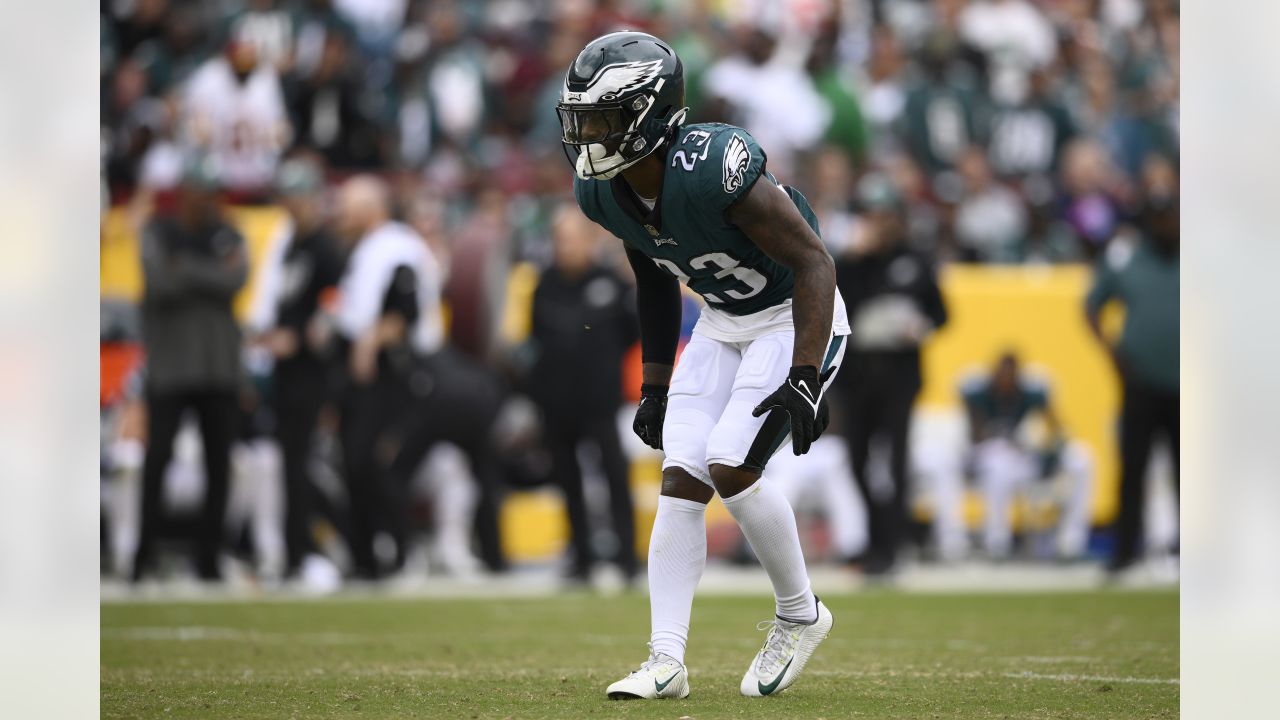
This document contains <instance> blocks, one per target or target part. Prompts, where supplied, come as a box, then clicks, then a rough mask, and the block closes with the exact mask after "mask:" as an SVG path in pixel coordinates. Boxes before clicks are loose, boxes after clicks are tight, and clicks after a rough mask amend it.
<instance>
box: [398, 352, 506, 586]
mask: <svg viewBox="0 0 1280 720" xmlns="http://www.w3.org/2000/svg"><path fill="white" fill-rule="evenodd" d="M409 388H410V393H411V395H412V400H411V406H410V409H409V412H407V413H406V416H405V422H404V423H403V425H402V427H401V428H400V430H399V432H398V436H399V442H398V445H399V450H398V452H397V453H396V456H395V460H394V461H393V462H392V464H391V470H390V473H389V475H390V481H389V484H390V487H391V489H392V492H395V493H397V497H398V499H397V501H396V503H395V509H394V512H393V516H394V518H395V519H396V528H395V531H394V532H393V535H394V536H395V538H396V544H397V546H398V548H399V553H400V558H399V559H400V561H403V555H404V553H405V551H406V548H407V547H408V544H409V533H410V528H409V525H410V522H409V513H408V509H409V508H408V498H407V492H408V489H409V487H410V485H411V484H412V481H413V477H414V475H415V473H416V472H417V470H418V467H419V466H420V465H421V464H422V460H423V458H424V457H426V454H427V452H428V451H429V450H430V449H431V447H432V446H434V445H435V444H436V443H438V442H448V443H452V444H454V445H456V446H458V448H459V449H461V450H462V451H463V453H465V454H466V456H467V460H468V462H469V463H470V465H471V474H472V476H473V478H474V479H475V482H476V485H477V490H478V491H479V497H478V499H477V503H476V510H475V517H474V519H473V520H474V521H473V525H474V528H475V535H476V537H477V539H478V540H479V543H478V544H479V548H480V559H481V560H482V561H483V562H484V564H485V567H487V568H488V569H489V570H490V571H492V572H501V571H503V570H505V569H506V568H507V561H506V558H505V557H504V556H503V553H502V543H501V538H500V536H499V529H498V501H499V498H500V495H501V491H502V464H501V459H500V458H499V457H498V455H497V453H496V452H495V450H494V447H493V445H492V443H491V442H490V438H491V435H492V429H493V423H494V420H495V419H496V418H497V415H498V412H499V410H500V408H501V405H502V401H503V394H504V393H503V389H502V387H501V384H500V382H499V381H498V380H497V378H496V377H494V376H493V375H491V374H490V373H489V372H488V371H486V370H484V369H483V368H481V367H480V366H478V365H477V364H476V363H475V362H474V361H471V360H469V359H468V358H467V357H466V356H464V355H462V354H461V353H458V352H456V351H453V350H450V349H445V350H442V351H440V352H438V353H436V354H435V355H433V356H431V357H429V358H423V359H421V360H420V361H419V363H418V366H417V368H416V369H415V370H414V371H413V373H412V374H411V376H410V380H409Z"/></svg>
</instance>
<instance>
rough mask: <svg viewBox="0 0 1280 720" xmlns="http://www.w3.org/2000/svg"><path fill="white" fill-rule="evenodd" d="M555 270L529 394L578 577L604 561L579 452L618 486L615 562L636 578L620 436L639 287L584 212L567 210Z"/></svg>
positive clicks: (550, 273)
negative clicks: (601, 244) (616, 265)
mask: <svg viewBox="0 0 1280 720" xmlns="http://www.w3.org/2000/svg"><path fill="white" fill-rule="evenodd" d="M553 233H554V239H555V263H554V264H553V265H552V266H551V267H550V268H549V269H547V270H546V271H545V272H543V274H542V278H541V279H540V281H539V282H538V288H537V290H536V291H535V292H534V296H533V331H532V335H531V340H532V341H533V342H534V343H535V347H536V352H537V361H536V362H535V363H534V366H533V369H532V371H531V372H530V375H529V392H530V395H531V396H532V397H533V399H534V401H535V402H537V403H538V406H539V407H540V408H541V409H542V414H543V421H544V422H543V431H544V433H545V437H546V442H547V445H548V447H549V449H550V451H551V457H552V470H553V473H554V475H555V478H556V481H557V482H558V483H559V485H560V487H561V489H562V490H563V491H564V498H565V506H566V509H567V510H568V513H569V524H570V527H571V531H572V547H573V561H572V565H571V568H570V570H569V578H570V579H571V580H574V581H579V582H585V581H587V580H588V579H589V578H590V574H591V568H592V565H593V563H594V561H595V558H596V555H597V553H596V550H595V548H594V547H593V542H592V537H593V536H592V532H591V526H590V523H589V522H588V512H587V505H586V495H585V492H584V487H583V476H582V469H581V467H580V465H579V462H578V455H579V448H580V447H581V446H582V445H583V444H584V443H589V444H590V445H591V446H593V447H594V448H595V449H596V450H597V451H598V453H599V458H600V466H601V470H602V471H603V474H604V477H605V480H606V481H607V482H608V485H609V510H610V515H611V517H612V520H613V528H612V530H613V533H614V535H615V537H616V538H617V545H616V549H615V551H614V555H615V557H614V561H615V562H616V563H617V564H618V567H619V569H621V570H622V573H623V575H624V576H625V577H626V579H627V581H628V582H630V581H632V580H633V579H634V578H635V576H636V574H637V572H638V571H639V567H638V562H637V560H636V551H635V520H634V515H633V512H634V511H633V509H632V503H631V488H630V485H629V484H628V478H629V471H628V466H627V458H626V456H625V455H623V452H622V444H621V441H620V440H619V437H618V423H617V414H618V406H619V405H620V404H621V401H622V357H623V354H624V353H625V352H626V351H627V350H628V349H629V348H630V347H631V345H632V344H634V343H635V342H636V340H637V339H638V338H639V326H638V325H637V321H636V318H635V310H634V308H633V307H632V306H631V294H632V291H631V289H630V288H629V287H628V286H627V285H626V284H625V283H624V282H623V281H622V279H621V278H619V277H618V275H617V274H616V273H615V272H614V271H613V270H612V269H610V268H608V267H607V266H605V265H603V264H602V263H600V262H599V260H598V258H597V242H596V230H595V226H594V225H592V224H591V222H590V221H589V220H587V218H586V217H585V216H583V215H582V214H581V213H580V212H579V211H578V210H577V209H576V208H572V207H567V206H561V208H560V209H559V210H558V211H557V212H556V217H555V221H554V225H553Z"/></svg>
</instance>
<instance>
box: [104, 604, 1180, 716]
mask: <svg viewBox="0 0 1280 720" xmlns="http://www.w3.org/2000/svg"><path fill="white" fill-rule="evenodd" d="M824 601H825V602H827V603H828V606H829V607H830V608H831V610H832V612H833V613H834V614H835V618H836V622H835V627H834V629H833V630H832V634H831V636H830V638H828V640H827V641H826V642H825V643H824V644H823V645H822V647H821V648H820V649H819V650H818V652H817V654H816V655H814V658H813V660H812V661H811V662H810V664H809V666H808V668H807V669H806V671H805V674H804V675H803V676H802V677H801V679H800V681H799V682H797V683H796V685H794V686H793V687H792V688H790V689H789V690H788V691H787V692H785V693H782V694H780V695H777V696H774V697H769V698H763V699H748V698H744V697H741V696H740V695H739V694H738V682H739V680H740V679H741V676H742V672H743V670H745V668H746V665H747V663H748V661H749V660H750V659H751V657H752V655H753V654H754V653H755V651H756V650H757V649H758V647H759V644H760V643H761V642H762V641H763V639H764V634H763V633H762V632H757V631H756V630H755V624H756V622H757V621H759V620H762V619H765V618H768V617H769V616H770V614H771V610H772V601H771V600H770V599H766V598H740V597H707V598H699V599H698V600H697V602H696V603H695V605H694V611H693V637H692V639H691V642H690V647H689V655H688V658H687V661H688V665H689V670H690V683H691V686H692V689H693V694H692V695H691V696H690V697H689V698H688V699H687V700H666V701H644V702H635V701H633V702H613V701H609V700H607V699H606V698H605V696H604V688H605V686H606V685H607V684H608V683H609V682H612V681H613V680H615V679H617V678H618V677H620V676H621V675H622V674H623V673H624V672H626V671H627V670H629V669H631V668H633V667H634V666H635V665H637V664H639V662H640V661H641V660H643V658H644V655H645V653H646V649H645V645H644V643H645V641H646V640H647V635H648V621H649V616H648V601H647V599H646V598H645V597H644V596H642V595H627V596H622V597H608V598H605V597H598V596H591V595H567V596H563V597H556V598H540V599H509V600H390V599H361V600H325V601H313V602H283V601H280V602H266V603H245V602H234V603H192V604H106V605H103V607H102V689H101V699H102V705H101V708H102V717H104V718H152V717H164V718H194V717H201V718H291V717H296V718H328V717H357V718H392V717H395V718H408V717H429V718H436V717H439V718H461V719H463V720H467V719H469V718H556V719H557V720H564V719H566V718H615V717H616V718H665V719H668V720H677V719H678V718H680V717H683V716H688V717H690V718H693V720H712V719H713V718H738V717H744V718H754V717H768V718H779V719H781V718H844V717H853V718H1166V717H1177V715H1178V694H1179V686H1178V681H1177V678H1178V596H1177V594H1176V593H1174V592H1152V593H1138V592H1096V593H1079V594H1072V593H1056V594H1046V595H1026V594H1006V595H908V594H901V593H894V592H888V591H884V592H868V593H862V594H857V595H847V596H841V597H835V596H833V597H828V598H824Z"/></svg>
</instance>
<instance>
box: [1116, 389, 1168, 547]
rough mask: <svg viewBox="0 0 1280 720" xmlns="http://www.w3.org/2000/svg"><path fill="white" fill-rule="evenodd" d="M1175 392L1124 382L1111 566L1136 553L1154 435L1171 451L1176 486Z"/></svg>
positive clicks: (1141, 530) (1139, 539)
mask: <svg viewBox="0 0 1280 720" xmlns="http://www.w3.org/2000/svg"><path fill="white" fill-rule="evenodd" d="M1178 396H1179V394H1178V393H1177V392H1176V391H1174V392H1170V391H1167V390H1157V389H1154V388H1150V387H1145V386H1143V385H1141V384H1139V383H1136V382H1133V381H1132V380H1126V381H1125V383H1124V406H1123V408H1122V409H1121V415H1120V517H1119V518H1118V519H1117V521H1116V548H1115V554H1114V555H1112V558H1111V565H1112V567H1123V566H1124V565H1128V564H1129V563H1131V562H1132V561H1133V560H1134V559H1136V558H1137V556H1138V548H1139V546H1140V544H1141V541H1142V534H1143V522H1142V511H1143V506H1144V504H1145V502H1146V478H1147V465H1148V464H1149V461H1150V459H1151V447H1152V445H1153V444H1154V441H1155V439H1156V437H1157V436H1162V437H1164V439H1165V440H1167V441H1168V443H1169V449H1170V450H1171V452H1172V453H1173V477H1174V489H1175V490H1177V489H1178V419H1179V397H1178Z"/></svg>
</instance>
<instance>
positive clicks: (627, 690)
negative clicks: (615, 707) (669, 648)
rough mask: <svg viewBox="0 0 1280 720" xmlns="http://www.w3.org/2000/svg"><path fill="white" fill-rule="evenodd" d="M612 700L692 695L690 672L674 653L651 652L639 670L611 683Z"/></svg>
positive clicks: (656, 698) (610, 695) (655, 698)
mask: <svg viewBox="0 0 1280 720" xmlns="http://www.w3.org/2000/svg"><path fill="white" fill-rule="evenodd" d="M607 692H608V693H609V699H610V700H659V699H662V698H686V697H689V671H688V669H686V668H685V666H684V665H683V664H682V663H681V662H680V661H679V660H676V659H675V658H673V657H671V656H670V655H666V654H664V653H659V652H650V653H649V659H648V660H645V661H644V664H643V665H641V666H640V667H639V668H638V669H637V670H635V671H633V672H631V673H628V674H627V676H626V677H624V678H622V679H621V680H619V681H618V682H616V683H614V684H612V685H610V686H609V690H608V691H607Z"/></svg>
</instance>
